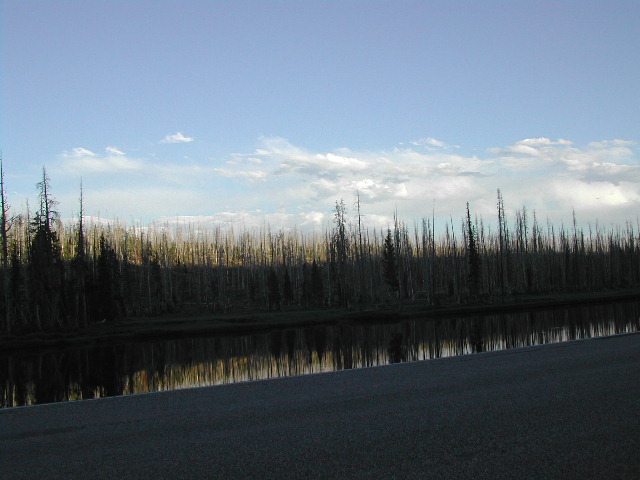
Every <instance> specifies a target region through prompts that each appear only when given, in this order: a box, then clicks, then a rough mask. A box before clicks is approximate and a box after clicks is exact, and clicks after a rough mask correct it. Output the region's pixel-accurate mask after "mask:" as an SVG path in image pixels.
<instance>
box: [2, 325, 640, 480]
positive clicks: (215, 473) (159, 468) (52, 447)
mask: <svg viewBox="0 0 640 480" xmlns="http://www.w3.org/2000/svg"><path fill="white" fill-rule="evenodd" d="M0 478H2V479H14V478H24V479H30V480H31V479H46V478H64V479H98V478H108V479H145V478H153V479H162V478H179V479H182V478H184V479H200V478H212V479H243V478H248V479H251V478H255V479H262V480H265V479H283V478H318V479H331V478H345V479H346V478H367V479H369V478H390V479H391V478H397V479H413V478H419V479H428V478H434V479H448V478H452V479H455V478H460V479H469V478H473V479H482V478H487V479H489V478H490V479H499V478H509V479H511V478H513V479H526V478H536V479H567V478H576V479H599V480H600V479H639V478H640V335H626V336H618V337H613V338H607V339H599V340H586V341H577V342H571V343H566V344H554V345H547V346H541V347H531V348H525V349H518V350H511V351H507V352H500V353H485V354H479V355H474V356H465V357H456V358H448V359H441V360H435V361H428V362H418V363H410V364H402V365H392V366H388V367H376V368H370V369H364V370H354V371H346V372H337V373H330V374H322V375H314V376H306V377H296V378H287V379H279V380H267V381H260V382H254V383H245V384H236V385H229V386H222V387H209V388H200V389H192V390H182V391H174V392H164V393H154V394H147V395H138V396H131V397H119V398H112V399H103V400H93V401H84V402H74V403H67V404H55V405H42V406H36V407H24V408H15V409H7V410H0Z"/></svg>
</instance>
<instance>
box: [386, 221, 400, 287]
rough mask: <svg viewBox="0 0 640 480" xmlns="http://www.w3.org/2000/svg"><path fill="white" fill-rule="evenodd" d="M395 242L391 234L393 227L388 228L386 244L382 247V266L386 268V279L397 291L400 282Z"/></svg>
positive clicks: (388, 284)
mask: <svg viewBox="0 0 640 480" xmlns="http://www.w3.org/2000/svg"><path fill="white" fill-rule="evenodd" d="M394 243H395V242H394V238H393V236H392V235H391V229H390V228H387V236H386V238H385V239H384V246H383V249H382V266H383V268H384V280H385V282H386V284H387V286H388V287H389V288H390V289H391V291H393V292H397V291H398V290H399V288H400V284H399V282H398V268H397V264H396V251H395V246H394Z"/></svg>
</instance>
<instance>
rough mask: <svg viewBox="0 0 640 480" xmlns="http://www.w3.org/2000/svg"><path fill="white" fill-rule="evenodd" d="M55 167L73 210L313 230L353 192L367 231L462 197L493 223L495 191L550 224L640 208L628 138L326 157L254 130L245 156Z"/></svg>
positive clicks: (102, 160)
mask: <svg viewBox="0 0 640 480" xmlns="http://www.w3.org/2000/svg"><path fill="white" fill-rule="evenodd" d="M177 135H180V136H181V137H182V134H177ZM167 138H169V137H167ZM184 138H186V137H184ZM59 170H60V172H63V173H64V174H65V175H67V176H76V177H80V176H82V177H83V178H84V179H85V185H86V189H85V195H86V197H87V199H86V202H85V209H87V208H88V206H89V205H91V208H93V209H97V210H102V211H105V209H107V208H108V210H109V211H110V212H112V213H113V214H115V215H117V216H119V217H120V218H128V217H130V216H132V215H133V216H136V217H137V218H147V219H148V220H153V219H160V220H162V219H165V220H166V219H175V218H189V219H191V220H193V221H194V222H195V223H197V222H208V223H219V224H229V223H234V222H236V223H242V224H243V225H245V226H260V225H264V224H265V222H269V223H270V224H272V225H274V226H276V225H277V226H281V227H284V226H292V225H297V226H305V227H310V228H311V227H313V228H315V227H322V226H324V225H326V224H328V223H329V222H330V221H331V218H332V213H331V210H332V207H333V206H334V204H335V202H336V200H340V199H344V201H345V203H346V204H347V206H348V207H350V206H351V205H352V204H353V201H354V199H355V195H356V192H358V194H359V195H360V202H361V209H362V213H363V214H364V215H365V222H366V223H367V224H368V225H370V226H386V224H387V223H388V222H389V221H390V220H391V218H392V216H393V213H394V211H396V210H397V212H398V214H399V215H400V217H402V218H404V219H405V220H407V221H410V222H412V221H419V220H420V219H421V218H423V217H431V215H432V214H435V215H436V221H437V222H439V223H440V224H444V223H446V222H450V221H451V220H453V222H454V223H459V221H460V219H461V218H462V216H463V215H464V209H465V205H466V202H469V203H470V206H471V210H472V211H473V212H474V213H475V214H477V215H480V216H482V217H483V218H485V219H486V222H487V223H490V224H493V223H495V222H494V217H495V215H496V212H495V205H496V190H497V189H500V190H501V191H502V194H503V197H504V199H505V203H506V206H507V209H508V210H510V211H511V212H513V211H514V210H515V209H517V208H521V207H522V206H523V205H526V207H527V209H528V210H529V211H532V210H535V211H536V213H537V215H538V217H539V218H540V219H541V220H544V219H545V218H546V217H548V218H549V219H551V220H552V221H554V222H558V221H565V222H568V221H570V219H571V215H572V209H575V211H576V214H577V215H578V217H579V218H580V219H582V220H584V221H595V220H596V219H598V220H599V221H600V222H601V223H603V224H604V223H609V222H614V223H623V222H624V221H625V220H632V221H634V222H635V220H636V215H637V214H636V212H637V211H638V210H639V207H640V155H639V149H638V145H637V143H636V142H634V141H630V140H620V139H613V140H599V141H594V142H592V143H589V144H587V145H585V146H582V147H580V146H576V145H574V144H573V142H571V141H570V140H566V139H557V140H553V139H550V138H526V139H522V140H518V141H516V142H514V143H513V144H511V145H504V146H498V147H495V148H491V149H489V150H488V151H487V152H485V153H484V154H483V155H475V154H474V155H465V154H464V153H463V148H462V147H458V146H456V147H453V146H450V145H448V144H447V143H445V142H443V141H440V140H437V139H434V138H430V137H427V138H426V139H420V140H416V141H410V142H406V143H403V144H400V145H399V146H397V147H392V148H389V149H387V150H381V151H352V150H350V149H348V148H338V149H334V150H332V151H326V152H323V151H312V150H308V149H306V148H304V147H301V146H297V145H293V144H292V143H291V142H289V141H288V140H286V139H284V138H281V137H263V138H261V139H259V141H258V144H257V146H256V148H255V149H254V150H253V151H250V152H246V153H233V154H229V155H228V156H227V158H223V159H216V158H208V159H202V160H200V161H193V160H192V161H190V162H189V163H185V162H184V161H182V162H178V161H166V160H164V161H159V160H158V159H157V158H156V157H155V156H153V155H150V156H148V157H143V156H142V155H136V156H130V155H128V154H127V153H125V152H124V151H122V150H120V149H118V148H116V147H113V146H109V147H106V148H105V150H104V153H95V152H93V151H91V150H89V149H86V148H83V147H77V148H74V149H72V150H70V151H67V152H64V153H63V154H61V156H60V163H59ZM76 197H77V196H74V197H73V198H76ZM101 205H103V206H102V207H101ZM351 210H352V209H351ZM88 213H90V214H97V212H88Z"/></svg>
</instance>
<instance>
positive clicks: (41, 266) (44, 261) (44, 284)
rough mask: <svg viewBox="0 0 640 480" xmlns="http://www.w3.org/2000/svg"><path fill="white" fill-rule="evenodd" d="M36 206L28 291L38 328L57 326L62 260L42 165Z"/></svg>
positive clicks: (53, 213)
mask: <svg viewBox="0 0 640 480" xmlns="http://www.w3.org/2000/svg"><path fill="white" fill-rule="evenodd" d="M37 187H38V190H39V200H40V208H39V210H38V211H37V212H36V215H35V217H34V219H33V222H32V223H31V229H32V233H33V236H32V239H31V246H30V250H29V269H30V283H31V294H32V295H33V300H34V305H33V307H34V309H35V316H36V325H37V328H38V329H42V328H46V329H53V328H61V327H62V326H63V324H62V319H61V317H60V315H61V313H62V301H61V300H62V299H61V296H62V275H63V264H62V257H61V249H60V242H59V240H58V234H57V232H56V231H55V230H54V228H53V224H54V222H55V221H56V220H57V219H58V218H59V215H58V212H57V211H56V210H55V206H56V205H57V202H56V201H55V200H53V198H52V197H51V193H50V190H51V188H50V180H49V176H48V175H47V171H46V169H45V168H44V167H43V168H42V181H40V182H39V183H38V184H37Z"/></svg>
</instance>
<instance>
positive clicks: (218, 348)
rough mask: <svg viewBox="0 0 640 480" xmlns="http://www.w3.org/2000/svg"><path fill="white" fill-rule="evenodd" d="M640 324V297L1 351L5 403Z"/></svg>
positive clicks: (374, 360) (506, 345)
mask: <svg viewBox="0 0 640 480" xmlns="http://www.w3.org/2000/svg"><path fill="white" fill-rule="evenodd" d="M639 330H640V302H637V301H635V302H616V303H609V304H600V305H582V306H573V307H565V308H554V309H544V310H543V309H540V310H532V311H529V312H521V313H516V314H514V313H510V314H499V315H482V316H465V317H447V318H438V319H424V320H419V319H418V320H410V321H409V320H407V321H402V322H398V323H385V324H359V325H335V326H316V327H306V328H299V329H287V330H276V331H272V332H269V333H260V334H255V335H233V336H229V335H227V336H211V337H209V336H208V337H197V338H180V339H166V340H162V341H157V340H156V341H145V342H130V343H123V344H118V345H102V346H82V347H76V348H64V349H50V350H47V351H44V352H40V353H33V352H29V353H24V354H21V353H12V354H10V355H3V354H2V353H0V407H2V408H6V407H16V406H23V405H34V404H39V403H52V402H66V401H72V400H80V399H93V398H101V397H109V396H116V395H129V394H137V393H146V392H155V391H161V390H174V389H180V388H191V387H202V386H209V385H220V384H226V383H233V382H245V381H252V380H259V379H266V378H274V377H282V376H291V375H305V374H314V373H321V372H329V371H336V370H344V369H351V368H362V367H371V366H376V365H386V364H389V363H396V362H404V361H420V360H429V359H434V358H440V357H449V356H453V355H468V354H474V353H479V352H485V351H496V350H505V349H510V348H518V347H524V346H531V345H539V344H544V343H550V342H564V341H570V340H576V339H584V338H591V337H600V336H606V335H614V334H621V333H629V332H637V331H639Z"/></svg>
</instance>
